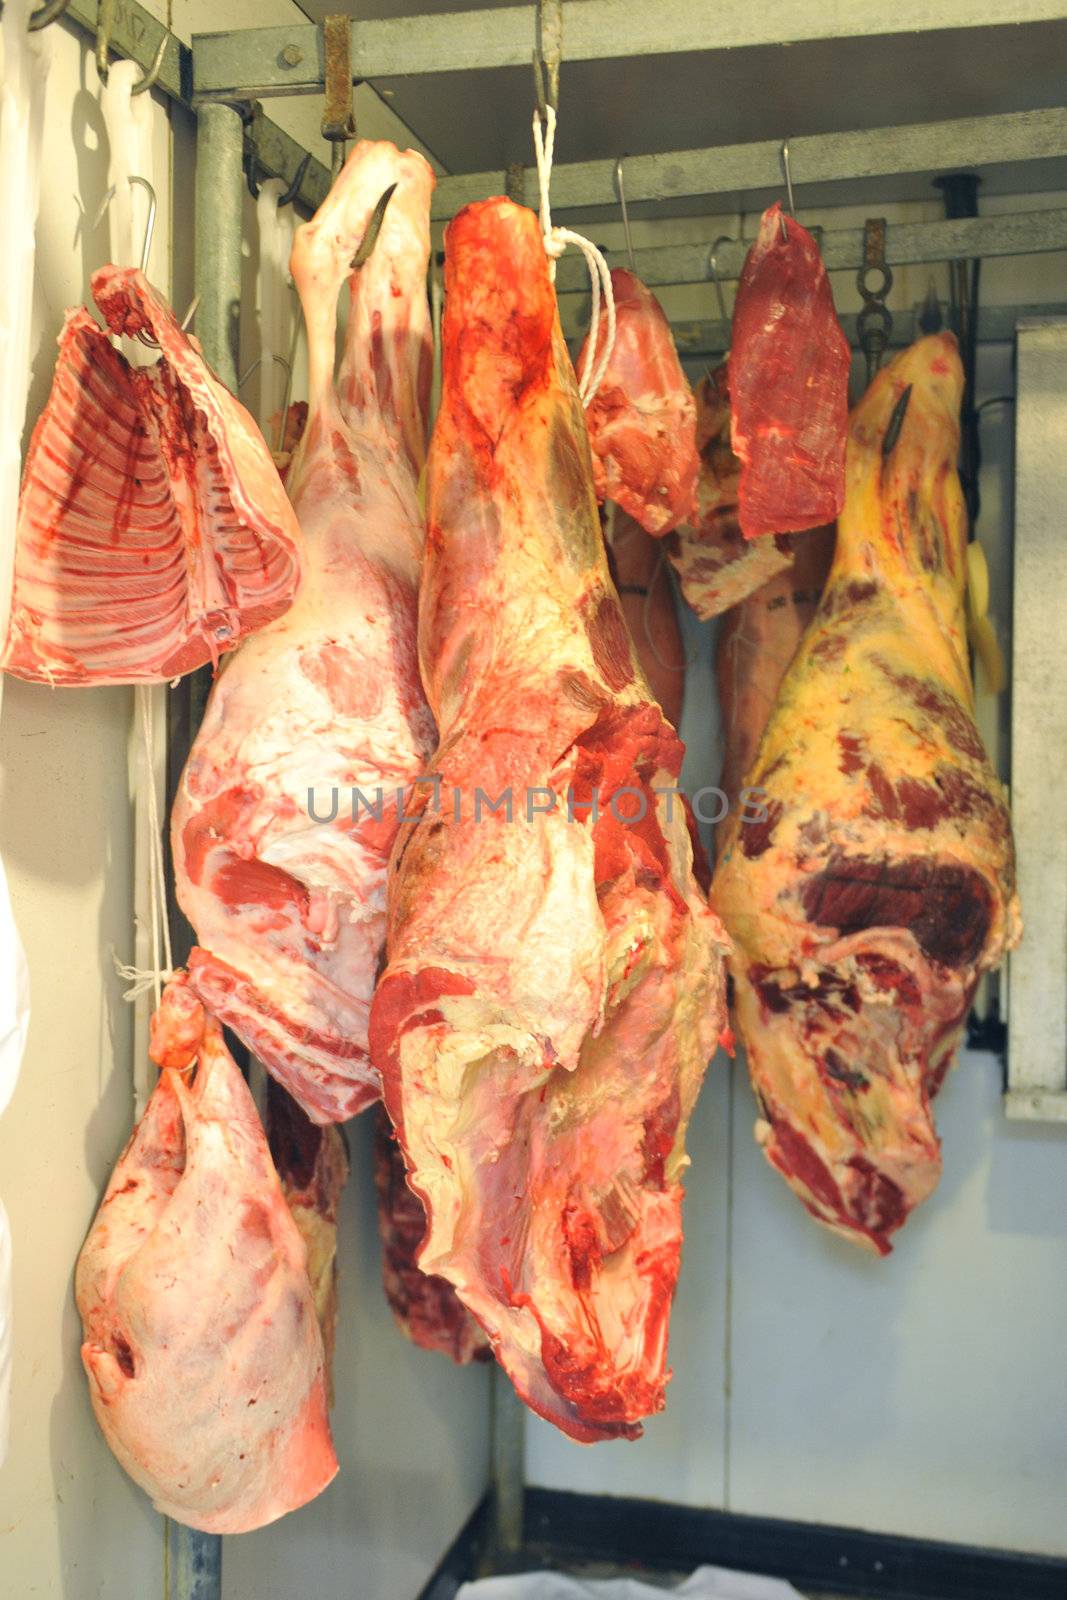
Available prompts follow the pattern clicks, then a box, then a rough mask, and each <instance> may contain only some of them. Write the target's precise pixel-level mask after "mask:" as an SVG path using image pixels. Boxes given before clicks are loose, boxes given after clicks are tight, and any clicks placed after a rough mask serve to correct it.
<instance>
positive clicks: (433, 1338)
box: [372, 1108, 491, 1367]
mask: <svg viewBox="0 0 1067 1600" xmlns="http://www.w3.org/2000/svg"><path fill="white" fill-rule="evenodd" d="M372 1115H373V1116H374V1118H375V1128H374V1186H375V1189H376V1190H377V1194H378V1234H379V1237H380V1239H381V1245H382V1287H383V1288H384V1290H385V1298H386V1299H387V1300H388V1302H389V1308H390V1310H391V1311H392V1313H393V1317H394V1319H395V1321H396V1325H397V1327H398V1328H399V1329H400V1330H401V1331H402V1332H403V1333H405V1334H406V1335H407V1337H408V1338H409V1339H410V1340H411V1342H412V1344H417V1345H419V1346H420V1348H421V1349H423V1350H439V1351H440V1353H441V1354H442V1355H446V1356H449V1357H450V1358H451V1360H453V1361H454V1362H455V1363H456V1365H457V1366H461V1367H462V1366H466V1365H467V1363H468V1362H470V1361H485V1360H487V1359H488V1358H489V1356H490V1354H491V1352H490V1349H489V1340H488V1339H487V1338H486V1336H485V1334H484V1333H483V1332H482V1329H481V1326H480V1325H479V1324H478V1323H477V1322H476V1321H475V1320H474V1318H473V1317H472V1316H471V1314H470V1312H469V1311H468V1310H467V1308H466V1306H465V1305H464V1304H463V1302H462V1301H461V1300H460V1298H459V1296H458V1295H457V1294H456V1291H455V1289H453V1287H452V1285H451V1284H450V1283H449V1282H448V1281H447V1279H445V1278H437V1277H434V1276H432V1275H431V1274H429V1273H426V1272H423V1271H422V1269H421V1268H420V1267H419V1265H418V1259H419V1251H420V1250H421V1248H422V1242H423V1240H424V1239H425V1237H426V1211H425V1209H424V1207H423V1204H422V1201H421V1200H420V1199H419V1197H418V1195H417V1194H416V1193H415V1192H414V1190H413V1189H412V1188H411V1187H410V1185H409V1183H408V1180H407V1173H406V1171H405V1169H404V1157H403V1155H402V1154H401V1151H400V1146H399V1144H398V1143H397V1138H396V1134H395V1133H394V1132H393V1129H392V1126H391V1124H390V1122H389V1118H388V1117H387V1116H386V1114H385V1112H384V1110H382V1109H380V1108H378V1109H376V1110H375V1111H374V1112H373V1113H372Z"/></svg>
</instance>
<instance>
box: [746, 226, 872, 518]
mask: <svg viewBox="0 0 1067 1600" xmlns="http://www.w3.org/2000/svg"><path fill="white" fill-rule="evenodd" d="M851 364H852V352H851V350H850V349H849V345H848V340H847V339H846V338H845V336H844V334H843V333H842V331H841V325H840V323H839V322H838V320H837V315H836V313H835V311H834V297H833V293H832V291H831V289H830V280H829V278H828V277H827V275H826V268H825V267H824V266H823V262H822V257H821V255H820V254H819V247H818V245H817V244H816V243H815V240H814V239H813V238H812V236H811V234H810V233H809V232H808V231H807V229H806V228H802V227H801V226H800V223H799V222H797V221H796V219H795V218H794V217H790V216H787V215H786V214H785V212H784V211H783V210H782V208H781V205H780V204H779V203H778V202H775V204H774V205H773V206H770V207H769V208H768V209H767V210H766V211H765V212H764V213H763V216H762V218H761V219H760V227H759V234H758V236H757V238H756V241H755V243H754V244H753V246H752V248H751V250H750V251H749V252H748V256H747V257H746V259H745V264H744V267H743V268H742V271H741V280H740V282H739V283H738V286H737V300H736V302H735V304H734V315H733V343H732V348H731V350H730V362H729V366H730V403H731V407H732V411H733V447H734V452H735V454H736V455H737V456H738V458H739V459H740V461H741V481H740V485H739V491H738V510H739V516H740V521H741V530H742V532H743V533H744V536H745V538H746V539H754V538H757V537H759V536H760V535H765V534H775V533H799V532H802V531H803V530H804V529H806V528H817V527H819V526H820V525H822V524H824V523H828V522H833V520H834V518H835V517H836V516H837V514H838V512H839V511H840V510H841V506H842V504H843V502H844V497H845V437H846V434H847V432H848V378H849V369H850V367H851Z"/></svg>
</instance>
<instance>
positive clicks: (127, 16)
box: [63, 0, 330, 211]
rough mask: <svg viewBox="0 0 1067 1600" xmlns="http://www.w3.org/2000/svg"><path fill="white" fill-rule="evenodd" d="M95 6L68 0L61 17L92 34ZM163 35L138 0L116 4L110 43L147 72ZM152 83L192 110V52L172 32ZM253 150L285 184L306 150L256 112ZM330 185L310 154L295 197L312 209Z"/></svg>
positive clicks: (91, 1)
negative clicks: (254, 148)
mask: <svg viewBox="0 0 1067 1600" xmlns="http://www.w3.org/2000/svg"><path fill="white" fill-rule="evenodd" d="M99 9H100V8H99V6H98V4H97V0H70V4H69V5H68V6H67V9H66V11H65V12H64V13H63V20H64V21H66V22H70V23H73V24H74V25H75V26H76V27H77V28H79V29H80V30H81V32H83V33H86V34H88V35H89V36H90V37H91V38H93V39H95V38H96V29H97V21H98V15H99ZM166 35H167V30H166V28H165V27H164V25H163V23H162V22H160V21H159V19H158V18H157V17H154V16H153V15H152V13H151V12H150V11H146V10H145V9H144V7H143V6H141V5H138V3H137V0H122V4H121V5H118V6H116V7H115V12H114V21H113V23H112V27H111V47H112V49H113V50H114V51H115V53H116V54H117V55H120V56H125V57H127V58H128V59H129V60H130V61H136V62H137V63H138V64H139V65H140V66H141V67H143V68H144V69H145V71H146V72H147V71H148V70H149V69H150V67H151V66H152V65H153V63H154V61H155V57H156V51H157V50H158V49H159V46H160V42H161V41H162V40H163V39H164V38H165V37H166ZM236 37H240V35H237V36H236ZM155 87H156V88H157V89H158V90H159V92H160V93H161V94H165V95H166V96H167V98H168V99H169V100H174V101H176V102H177V103H178V104H179V105H182V106H185V107H186V109H187V110H191V109H192V104H193V52H192V50H191V49H190V48H189V46H188V45H187V44H184V43H183V42H182V40H181V39H179V38H178V36H177V34H175V33H172V34H170V36H169V37H167V39H166V48H165V49H164V52H163V57H162V60H161V62H160V68H159V76H158V78H157V79H156V83H155ZM235 98H236V99H239V100H242V101H247V100H248V99H249V96H248V94H247V93H242V94H240V95H238V96H235ZM256 154H257V160H258V167H259V172H260V175H261V176H262V177H264V178H281V179H283V180H284V182H286V183H289V182H290V181H291V180H292V178H293V177H295V175H296V173H297V172H298V171H299V170H300V163H301V162H302V161H303V159H304V157H305V156H306V155H307V151H306V150H304V149H303V147H302V146H301V145H299V144H298V143H297V142H296V140H295V139H293V138H291V137H290V136H289V134H287V133H286V132H285V130H284V129H282V128H279V127H278V125H277V123H276V122H272V121H271V119H270V118H269V117H265V116H260V117H257V119H256ZM329 187H330V174H329V171H328V169H327V168H326V167H325V166H323V164H322V162H321V161H316V160H315V159H314V158H312V159H311V160H309V162H308V165H307V167H306V169H305V171H304V176H303V178H302V180H301V183H300V188H299V190H298V191H297V194H296V197H295V199H296V203H297V205H300V206H304V207H306V209H307V210H309V211H314V210H315V209H316V208H317V207H318V206H319V205H321V204H322V201H323V200H324V199H325V198H326V193H327V190H328V189H329Z"/></svg>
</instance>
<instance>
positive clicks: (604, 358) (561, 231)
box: [533, 106, 615, 406]
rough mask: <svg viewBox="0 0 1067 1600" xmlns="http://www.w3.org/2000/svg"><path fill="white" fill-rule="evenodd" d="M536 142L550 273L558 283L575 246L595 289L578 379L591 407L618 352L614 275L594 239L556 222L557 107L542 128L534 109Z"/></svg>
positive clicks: (583, 398) (583, 397)
mask: <svg viewBox="0 0 1067 1600" xmlns="http://www.w3.org/2000/svg"><path fill="white" fill-rule="evenodd" d="M533 139H534V155H535V156H536V158H537V184H538V188H539V190H540V193H541V207H540V216H541V232H542V234H543V235H544V241H545V254H546V255H547V257H548V272H549V276H550V278H551V279H552V281H553V283H554V282H555V281H556V262H557V261H558V260H559V258H560V256H561V255H562V254H563V252H564V250H566V248H567V246H568V245H569V244H573V245H575V246H576V247H577V248H578V249H579V250H580V251H581V252H582V255H583V256H584V257H585V264H586V266H587V267H588V268H589V283H590V287H591V289H592V295H593V305H592V321H591V325H590V328H589V338H588V339H587V341H586V346H585V360H584V361H583V362H582V371H581V374H580V376H579V379H578V396H579V398H580V400H581V402H582V404H583V406H587V405H588V404H589V402H590V401H591V400H592V398H593V396H594V395H595V394H596V392H597V390H598V389H599V388H600V385H601V383H602V382H603V380H604V374H605V372H607V370H608V362H609V361H610V360H611V356H612V352H613V350H614V349H615V295H614V293H613V291H612V287H611V273H610V272H609V271H608V264H607V262H606V261H605V260H604V257H603V256H602V255H601V253H600V251H599V250H598V249H597V247H596V245H595V244H594V243H593V241H592V240H591V239H587V238H586V237H585V235H584V234H581V233H575V232H574V230H573V229H572V228H557V227H555V226H554V225H553V222H552V207H551V204H550V201H549V194H548V191H549V185H550V184H551V181H552V160H553V157H554V155H555V149H556V111H555V107H554V106H546V107H545V116H544V126H543V127H542V125H541V112H540V110H539V109H535V110H534V114H533ZM601 294H603V296H604V310H605V311H606V313H607V323H608V326H607V335H606V338H605V340H604V348H603V350H602V352H601V354H600V356H599V358H597V353H596V348H597V344H598V343H599V340H600V296H601Z"/></svg>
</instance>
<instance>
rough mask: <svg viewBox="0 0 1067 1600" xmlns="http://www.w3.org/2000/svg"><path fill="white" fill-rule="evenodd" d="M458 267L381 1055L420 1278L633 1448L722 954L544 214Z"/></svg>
mask: <svg viewBox="0 0 1067 1600" xmlns="http://www.w3.org/2000/svg"><path fill="white" fill-rule="evenodd" d="M445 275H446V289H447V299H446V310H445V325H444V390H443V395H442V402H441V410H440V413H439V416H438V420H437V426H436V429H435V433H434V439H433V448H432V450H431V456H430V466H429V480H428V481H429V518H428V533H427V556H426V566H425V569H424V573H423V582H422V589H421V595H420V656H421V661H422V668H423V679H424V682H425V683H426V685H427V692H428V694H429V698H430V703H431V705H432V706H433V709H434V711H435V713H436V715H437V718H438V724H439V727H440V739H441V743H440V745H439V747H438V751H437V755H436V758H435V763H434V771H435V772H436V773H438V774H439V775H440V780H441V781H440V789H439V804H434V803H431V802H430V799H429V796H428V795H426V794H425V793H424V794H423V795H422V796H421V797H420V798H421V821H419V822H417V823H414V824H409V825H407V826H406V827H405V829H404V831H403V833H402V835H401V838H400V839H399V840H398V842H397V848H396V851H395V853H394V860H393V864H392V868H391V876H390V891H389V937H388V946H387V951H388V965H387V967H386V971H385V973H384V975H383V977H382V979H381V981H380V983H379V985H378V989H377V992H376V994H375V999H374V1006H373V1011H372V1018H371V1048H372V1052H373V1055H374V1060H375V1062H376V1063H377V1065H378V1066H379V1068H380V1070H381V1072H382V1078H383V1089H384V1093H385V1099H386V1105H387V1107H388V1110H389V1114H390V1116H391V1118H392V1120H393V1124H394V1126H395V1127H396V1130H397V1133H398V1135H399V1137H400V1142H401V1146H402V1149H403V1152H404V1157H405V1160H406V1162H407V1167H408V1174H409V1180H410V1182H411V1184H412V1187H413V1188H414V1189H415V1191H416V1193H417V1194H418V1196H419V1198H420V1199H421V1200H422V1202H423V1204H424V1205H425V1207H426V1212H427V1218H428V1231H427V1236H426V1241H425V1243H424V1245H423V1247H422V1252H421V1255H420V1257H419V1265H420V1266H421V1267H422V1269H423V1271H424V1272H428V1273H435V1274H439V1275H440V1276H441V1277H444V1278H447V1279H448V1280H449V1281H450V1282H451V1283H453V1284H454V1285H455V1287H456V1290H457V1292H458V1294H459V1297H460V1299H461V1300H462V1301H463V1302H464V1304H466V1305H467V1306H468V1307H469V1308H470V1309H471V1310H472V1311H473V1312H474V1314H475V1315H476V1316H477V1318H478V1320H479V1321H480V1322H481V1324H482V1326H483V1327H484V1328H485V1330H486V1332H487V1333H488V1335H489V1338H490V1341H491V1343H492V1345H493V1349H494V1352H495V1354H496V1356H497V1358H498V1359H499V1360H500V1362H501V1363H502V1365H503V1366H504V1367H505V1369H506V1370H507V1372H508V1375H509V1376H510V1377H511V1379H512V1381H513V1382H514V1384H515V1387H516V1389H517V1390H518V1392H519V1394H520V1396H521V1397H522V1398H523V1399H524V1400H525V1401H526V1403H527V1404H528V1405H530V1406H531V1407H532V1408H533V1409H534V1410H536V1411H538V1412H540V1413H541V1415H543V1416H545V1417H547V1418H548V1419H549V1420H550V1421H552V1422H554V1423H555V1424H556V1425H557V1426H558V1427H560V1428H561V1429H563V1431H564V1432H566V1433H569V1434H570V1435H571V1436H572V1437H574V1438H576V1439H581V1440H586V1441H590V1440H594V1439H604V1438H615V1437H620V1436H622V1437H627V1438H633V1437H635V1436H636V1435H637V1434H638V1433H639V1432H640V1418H641V1417H643V1416H646V1415H648V1414H649V1413H651V1412H654V1411H657V1410H659V1409H660V1407H661V1406H662V1404H663V1399H664V1385H665V1382H666V1371H665V1368H666V1346H667V1331H668V1319H669V1315H670V1306H671V1300H672V1297H673V1293H674V1286H675V1280H676V1276H677V1271H678V1261H679V1251H680V1247H681V1239H682V1230H681V1202H682V1186H681V1182H680V1178H681V1172H682V1168H683V1166H684V1164H685V1155H684V1139H685V1130H686V1125H687V1122H688V1119H689V1115H690V1112H691V1111H692V1107H693V1103H694V1101H695V1098H696V1094H697V1091H698V1089H699V1086H700V1082H701V1079H702V1076H703V1073H704V1068H705V1065H706V1062H707V1060H708V1057H709V1056H710V1054H711V1051H712V1050H713V1048H714V1045H715V1040H716V1037H717V1035H718V1034H719V1031H720V1029H721V1027H722V1024H723V1020H724V1015H723V981H724V980H723V970H722V956H723V939H722V933H721V929H720V928H719V926H718V923H717V921H716V920H715V919H714V918H713V917H711V916H709V914H708V908H707V905H706V902H705V901H704V898H703V896H702V895H701V893H700V891H699V889H698V887H697V884H696V883H695V881H694V878H693V873H692V854H691V848H690V840H689V831H688V825H687V820H686V812H685V808H684V806H683V805H682V804H681V803H680V802H679V801H678V800H677V799H676V797H675V796H674V795H673V794H671V795H669V794H667V793H666V792H665V791H666V790H667V789H668V788H673V787H674V786H676V785H677V781H678V772H679V769H680V766H681V761H682V754H683V750H682V745H681V743H680V741H679V739H678V737H677V735H676V734H675V732H674V730H673V729H672V728H671V727H670V726H669V725H668V724H667V723H666V721H665V720H664V718H663V716H662V713H661V712H660V709H659V707H658V706H657V705H656V704H655V703H654V701H653V700H652V698H651V695H650V692H649V690H648V688H647V686H646V685H645V682H644V679H643V678H642V676H641V674H640V671H639V669H638V667H637V664H636V661H635V659H634V656H633V654H632V650H631V645H630V639H629V635H628V634H627V631H626V625H625V623H624V621H623V618H622V614H621V611H620V609H619V602H618V598H617V596H616V594H615V591H614V590H613V588H612V586H611V583H610V580H609V578H608V572H607V566H606V561H605V556H604V547H603V543H602V541H601V536H600V528H599V523H598V519H597V510H596V501H595V498H594V495H593V487H592V470H591V462H590V457H589V448H588V443H587V436H586V430H585V421H584V417H583V415H582V408H581V403H580V401H579V398H578V394H577V389H576V385H575V380H574V374H573V370H572V368H571V364H570V360H569V357H568V355H567V349H566V345H565V344H564V342H563V337H562V333H561V331H560V326H559V318H558V314H557V310H556V300H555V295H554V293H553V289H552V285H551V282H550V281H549V276H548V269H547V262H546V259H545V254H544V245H543V242H542V239H541V234H540V231H539V228H538V224H537V218H536V217H535V216H534V214H533V212H531V211H528V210H526V209H524V208H523V207H521V206H517V205H513V204H512V203H511V202H510V201H507V200H499V199H498V200H489V201H486V202H484V203H482V204H480V205H474V206H469V207H468V208H467V209H466V210H464V211H462V212H461V213H460V214H459V216H458V217H456V219H455V220H454V221H453V222H452V224H451V226H450V227H449V229H448V234H447V239H446V261H445ZM509 790H510V792H511V795H512V800H513V805H512V815H511V819H510V820H509V817H508V814H507V806H506V791H509ZM457 795H458V797H459V803H458V807H457V801H456V796H457ZM479 795H480V796H481V801H480V800H479ZM502 796H503V797H504V798H502ZM565 797H567V798H565ZM486 798H488V799H489V800H491V801H493V802H494V803H496V804H497V805H498V807H499V809H497V810H495V811H490V810H488V809H487V808H486V807H485V806H484V805H483V804H482V801H484V800H485V799H486ZM594 800H596V807H595V809H596V815H595V816H594V815H593V814H592V811H591V809H590V808H592V807H593V805H594ZM609 802H610V803H609ZM613 806H614V809H613ZM476 807H479V808H480V814H476V811H475V808H476ZM457 811H458V815H457Z"/></svg>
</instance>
